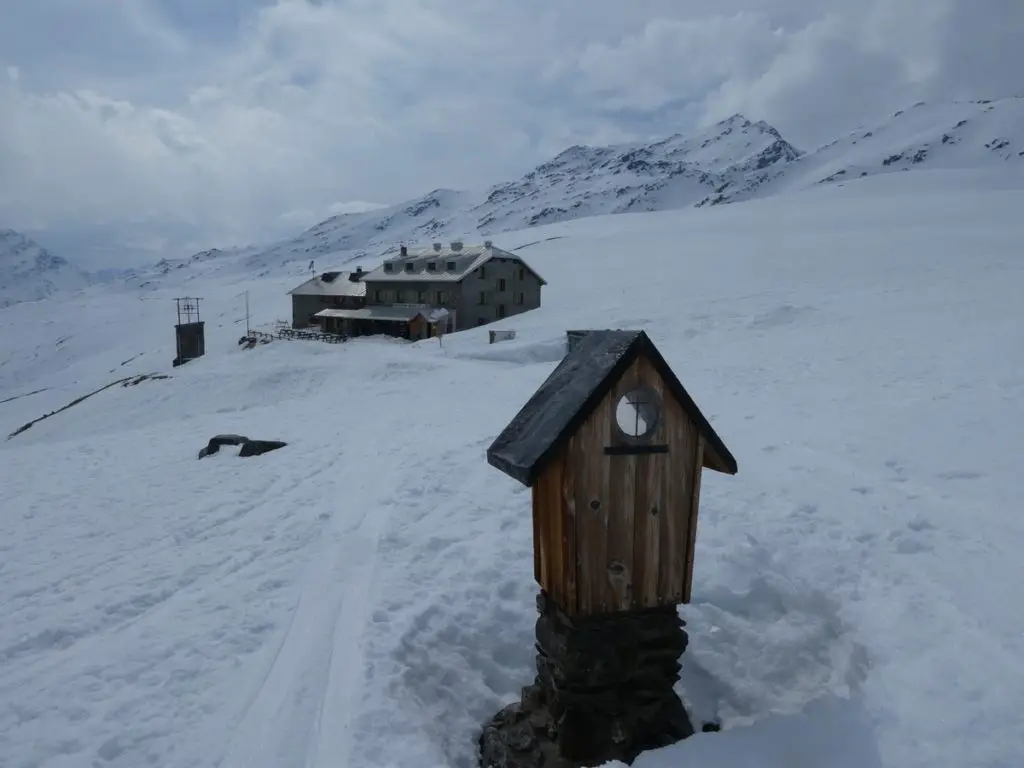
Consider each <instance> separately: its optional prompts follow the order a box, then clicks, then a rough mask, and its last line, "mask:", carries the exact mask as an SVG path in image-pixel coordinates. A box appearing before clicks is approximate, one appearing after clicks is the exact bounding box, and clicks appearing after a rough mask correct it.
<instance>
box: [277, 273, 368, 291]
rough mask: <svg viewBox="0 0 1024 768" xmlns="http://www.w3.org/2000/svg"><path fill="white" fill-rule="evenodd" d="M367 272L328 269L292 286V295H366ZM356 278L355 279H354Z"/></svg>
mask: <svg viewBox="0 0 1024 768" xmlns="http://www.w3.org/2000/svg"><path fill="white" fill-rule="evenodd" d="M367 274H369V273H367V272H362V271H359V272H349V271H344V270H328V271H326V272H321V273H320V274H319V275H314V276H313V277H311V278H309V279H308V280H306V281H305V282H304V283H302V284H301V285H298V286H296V287H295V288H292V289H291V290H290V291H288V293H290V294H291V295H292V296H365V295H366V284H365V283H363V278H364V277H365V276H366V275H367ZM353 278H354V279H353Z"/></svg>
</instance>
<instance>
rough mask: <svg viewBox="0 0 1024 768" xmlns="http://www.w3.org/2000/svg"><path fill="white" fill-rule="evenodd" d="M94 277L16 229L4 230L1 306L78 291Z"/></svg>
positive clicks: (0, 250)
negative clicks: (57, 293)
mask: <svg viewBox="0 0 1024 768" xmlns="http://www.w3.org/2000/svg"><path fill="white" fill-rule="evenodd" d="M92 282H93V278H92V276H91V275H90V274H89V273H88V272H85V271H83V270H81V269H79V268H78V267H76V266H75V265H74V264H71V263H70V262H69V261H67V260H66V259H63V258H61V257H60V256H57V255H56V254H53V253H51V252H50V251H48V250H46V249H45V248H44V247H43V246H41V245H40V244H39V243H37V242H36V241H35V240H32V239H31V238H29V237H27V236H25V235H23V234H22V233H20V232H16V231H15V230H13V229H0V307H8V306H11V305H12V304H17V303H20V302H22V301H38V300H39V299H45V298H47V297H48V296H51V295H53V294H54V293H56V292H57V291H67V290H78V289H81V288H85V287H86V286H88V285H90V284H91V283H92Z"/></svg>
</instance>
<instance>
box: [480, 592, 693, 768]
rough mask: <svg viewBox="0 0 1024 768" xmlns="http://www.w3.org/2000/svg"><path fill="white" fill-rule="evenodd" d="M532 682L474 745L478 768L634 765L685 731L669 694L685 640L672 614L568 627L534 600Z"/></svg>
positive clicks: (688, 731) (546, 602)
mask: <svg viewBox="0 0 1024 768" xmlns="http://www.w3.org/2000/svg"><path fill="white" fill-rule="evenodd" d="M537 608H538V610H539V612H540V617H539V618H538V619H537V677H536V679H535V680H534V683H533V685H529V686H527V687H526V688H524V689H523V694H522V700H521V701H519V702H517V703H515V704H512V705H511V706H508V707H506V708H505V709H503V710H502V711H500V712H499V713H498V714H497V715H495V716H494V718H493V719H492V720H491V722H490V723H488V724H487V725H486V726H485V727H484V731H483V734H482V735H481V737H480V765H481V766H482V768H538V767H539V766H544V768H581V766H597V765H601V764H602V763H604V762H607V761H609V760H620V761H622V762H624V763H627V764H628V763H632V762H633V761H634V760H635V759H636V757H637V755H639V754H640V753H641V752H644V751H647V750H649V749H656V748H658V747H663V746H667V745H669V744H674V743H675V742H677V741H680V740H681V739H685V738H687V737H688V736H690V735H692V734H693V726H692V725H691V724H690V720H689V718H688V717H687V715H686V711H685V710H684V709H683V704H682V702H681V701H680V700H679V697H678V696H676V694H675V691H674V690H673V686H674V685H675V683H676V681H677V680H678V679H679V669H680V665H679V657H680V655H682V653H683V651H685V650H686V644H687V640H688V638H687V636H686V632H685V631H684V630H683V621H682V620H681V619H680V618H679V614H678V613H677V612H676V608H675V606H669V607H665V608H656V609H646V610H643V611H634V612H629V613H620V614H615V615H612V616H605V617H598V618H588V619H581V620H577V621H573V620H571V619H570V618H569V617H568V616H566V615H565V614H564V613H563V612H562V611H561V609H559V608H558V606H557V605H555V603H554V602H553V601H551V600H550V599H549V598H548V596H547V595H546V594H545V593H544V592H541V593H540V595H539V596H538V598H537Z"/></svg>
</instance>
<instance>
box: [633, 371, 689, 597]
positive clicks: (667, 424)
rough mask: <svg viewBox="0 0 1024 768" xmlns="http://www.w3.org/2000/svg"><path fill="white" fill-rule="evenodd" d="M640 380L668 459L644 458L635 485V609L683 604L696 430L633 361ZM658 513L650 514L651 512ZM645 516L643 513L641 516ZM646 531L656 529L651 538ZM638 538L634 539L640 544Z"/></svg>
mask: <svg viewBox="0 0 1024 768" xmlns="http://www.w3.org/2000/svg"><path fill="white" fill-rule="evenodd" d="M637 368H638V373H639V377H640V379H641V380H642V381H643V382H644V383H645V384H647V385H648V386H649V387H651V389H653V390H654V391H655V392H656V393H657V394H658V397H659V399H660V400H661V403H662V418H661V423H660V424H659V428H658V430H657V433H656V434H655V436H654V442H657V443H661V444H665V445H668V453H667V454H649V455H647V456H644V457H643V459H644V460H645V461H646V462H647V463H648V464H649V465H653V466H652V467H651V469H649V470H648V471H647V474H646V476H643V475H641V476H639V477H638V480H637V483H638V486H639V485H640V484H641V482H644V483H646V487H647V490H646V491H645V492H644V494H638V496H637V498H638V501H639V500H640V498H641V496H643V498H644V502H645V506H644V508H643V509H637V510H636V517H635V520H636V525H637V528H638V530H639V528H640V526H646V527H647V528H648V529H649V531H648V533H647V536H646V546H645V548H644V549H643V550H641V549H640V548H639V546H637V548H636V549H635V554H634V558H635V560H636V563H637V570H638V572H639V571H641V570H642V572H643V574H644V579H643V582H642V589H639V588H638V590H637V606H638V607H653V606H656V605H666V604H675V603H678V602H681V601H682V600H683V583H684V576H685V563H686V551H687V541H688V539H689V517H690V506H691V505H690V499H691V486H692V482H693V476H694V447H695V446H696V444H697V437H698V433H697V427H696V425H695V424H694V423H693V422H692V421H691V420H690V418H689V416H687V415H686V412H685V411H684V410H683V408H682V406H680V405H679V403H677V402H676V401H675V400H674V399H673V398H672V396H671V395H666V389H665V384H664V382H663V381H662V379H661V377H660V376H659V375H658V373H657V371H656V370H655V369H654V366H653V365H651V363H650V362H649V361H648V360H647V359H646V358H640V359H639V360H637ZM655 508H657V513H656V514H655V513H654V512H653V510H654V509H655ZM641 512H645V513H646V514H640V513H641ZM650 529H654V530H656V533H653V532H652V531H651V530H650ZM639 541H640V538H639V537H637V542H638V544H639Z"/></svg>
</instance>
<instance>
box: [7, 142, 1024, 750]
mask: <svg viewBox="0 0 1024 768" xmlns="http://www.w3.org/2000/svg"><path fill="white" fill-rule="evenodd" d="M967 141H968V139H967V138H966V136H965V137H964V139H963V143H962V144H961V146H963V144H966V143H967ZM896 143H898V142H896ZM858 146H859V145H858ZM1022 210H1024V178H1021V176H1019V175H1018V176H1016V177H1011V176H1007V175H1006V174H999V173H997V172H995V171H993V170H991V169H989V170H983V171H976V170H963V169H961V170H935V171H933V172H932V173H900V174H887V175H876V176H875V177H873V178H865V179H862V180H860V181H858V182H857V183H850V184H842V185H840V184H832V185H815V186H814V188H813V189H811V190H808V191H803V192H798V193H794V194H789V195H778V196H774V197H771V198H769V199H763V200H754V201H751V202H749V203H745V204H743V205H725V206H715V207H704V208H701V209H689V210H686V211H682V212H673V213H664V212H662V213H651V214H645V213H639V214H636V215H630V216H601V217H592V218H589V219H585V220H579V221H573V222H563V223H559V224H555V225H547V226H543V227H538V228H531V229H529V230H525V231H524V230H520V231H516V232H510V233H508V234H506V235H505V236H504V237H503V238H502V241H503V242H506V243H507V245H508V247H511V248H515V247H517V246H518V247H520V251H521V252H522V253H523V255H524V256H526V257H527V258H528V259H529V260H530V263H531V264H532V265H534V266H535V267H536V268H537V269H538V270H539V271H540V272H541V273H542V274H543V275H544V276H545V278H547V279H548V281H549V284H548V286H547V287H545V292H544V297H543V307H542V308H541V309H539V310H535V311H533V312H530V313H527V314H524V315H520V316H517V317H512V318H507V319H506V320H503V321H501V322H500V323H498V324H496V325H495V326H493V327H495V328H514V329H516V330H517V332H518V335H517V337H516V339H515V340H513V341H507V342H502V343H498V344H494V345H488V344H487V333H486V332H485V329H480V330H474V331H466V332H463V333H459V334H453V335H450V336H448V337H446V338H445V339H444V340H443V345H439V343H438V342H437V341H436V340H431V341H427V342H422V343H417V344H409V343H405V342H398V341H394V340H384V339H375V338H367V339H360V340H357V341H354V342H352V343H349V344H344V345H327V344H318V343H316V342H287V341H275V342H272V343H270V344H268V345H266V346H257V347H256V348H255V349H253V350H248V351H243V350H241V349H240V348H239V347H238V345H237V340H238V337H239V335H240V329H241V328H242V327H244V326H243V325H242V324H243V323H244V314H243V304H242V299H241V298H240V296H241V293H242V292H243V291H246V290H247V291H249V294H250V305H251V308H252V312H253V320H254V322H255V323H257V324H261V323H266V322H270V321H272V320H274V319H275V318H277V317H280V316H287V312H288V303H287V296H286V294H285V291H286V290H287V289H288V288H290V287H292V284H291V281H290V280H286V279H283V278H281V277H277V276H273V275H271V276H268V277H266V278H260V279H249V278H246V279H241V278H240V277H239V275H237V274H234V275H231V274H227V273H224V274H221V275H219V276H209V275H208V276H207V278H206V279H205V281H204V282H202V283H201V284H198V285H197V288H199V289H200V290H201V294H202V295H203V296H204V297H205V302H204V305H203V306H204V317H205V319H206V321H207V326H206V327H207V333H208V336H207V355H206V357H204V358H202V359H200V360H196V361H193V362H190V363H188V364H187V365H185V366H183V367H180V368H172V367H171V360H172V358H173V357H174V341H173V339H174V337H173V332H172V327H171V326H172V322H173V304H172V303H171V302H170V298H171V297H172V296H173V295H174V292H173V289H169V288H168V289H164V288H160V287H156V288H154V290H153V291H152V292H149V293H146V294H144V295H142V294H132V293H129V292H118V293H110V292H105V293H101V292H100V290H102V289H100V290H98V291H96V292H92V293H86V294H81V295H79V296H77V297H75V298H74V300H73V301H68V302H66V303H65V302H61V303H59V304H56V303H55V304H56V306H57V308H58V310H59V311H56V312H55V311H54V308H53V307H44V306H42V305H38V304H21V305H18V306H15V307H11V308H9V309H7V310H5V314H4V317H3V322H4V333H3V334H0V432H2V433H3V434H6V433H8V432H10V431H13V430H15V429H16V428H18V427H20V426H21V425H23V424H24V423H26V422H27V421H28V420H29V419H32V418H35V417H38V416H41V415H43V414H46V413H49V412H51V411H55V410H57V409H58V408H60V407H61V406H63V405H66V404H67V403H69V402H70V401H72V400H73V399H74V398H77V397H79V396H81V395H83V394H86V393H88V392H90V391H93V390H96V389H98V388H99V387H100V386H102V385H104V384H108V383H110V382H112V381H114V380H116V379H119V378H121V377H126V376H132V375H137V374H144V373H154V372H155V373H161V374H166V375H168V376H170V378H167V379H154V380H144V381H141V382H140V383H138V384H136V385H134V386H121V385H116V386H114V387H111V388H109V389H107V390H104V391H102V392H99V393H98V394H96V395H94V396H93V397H91V398H89V399H87V400H84V401H82V402H81V403H79V404H78V405H75V406H73V407H71V408H69V409H67V410H65V411H63V412H60V413H57V414H56V415H54V416H52V417H51V418H48V419H46V420H44V421H40V422H38V423H36V424H35V425H34V426H33V427H32V428H30V429H28V430H26V431H24V432H22V433H21V434H19V435H18V436H16V437H14V438H12V439H11V440H7V441H3V440H2V439H0V473H2V482H0V509H2V510H3V514H2V515H0V659H2V661H3V663H0V755H2V756H3V760H0V762H3V761H4V760H6V762H8V763H10V764H11V765H17V766H61V765H64V766H80V765H103V766H110V768H136V767H137V766H140V765H159V766H161V768H179V767H181V768H184V767H185V766H188V768H208V767H209V768H213V766H221V768H241V767H242V766H244V768H264V767H266V768H270V766H273V767H274V768H279V767H280V766H284V765H304V766H309V767H310V768H326V767H327V766H360V768H384V767H385V766H388V767H392V766H399V767H400V768H406V767H407V766H408V767H409V768H423V767H424V766H431V767H433V766H444V767H445V768H449V767H450V768H472V766H474V765H475V759H474V749H475V739H476V737H477V735H478V733H479V728H480V727H481V725H482V724H483V722H484V721H485V720H486V719H487V718H489V717H490V716H491V715H492V714H493V713H494V712H495V711H497V710H498V709H499V708H500V707H501V706H502V705H503V704H505V703H507V702H508V701H510V700H514V699H516V698H517V697H518V696H519V690H520V687H521V686H523V685H525V684H527V683H528V682H530V681H531V679H532V677H533V675H534V674H535V668H534V649H533V632H534V621H535V618H536V611H535V607H534V602H533V601H534V595H535V590H536V588H537V587H536V584H535V582H534V580H533V560H532V548H531V537H532V530H531V523H530V494H529V492H528V491H527V490H526V489H524V488H522V487H520V486H518V485H517V484H516V483H514V482H513V481H511V480H509V479H508V478H506V477H505V476H504V475H502V474H501V473H500V472H498V471H496V470H494V469H493V468H491V467H490V466H489V465H488V464H487V462H486V459H485V449H486V447H487V445H488V444H489V443H490V441H491V440H492V439H493V437H494V436H495V435H496V434H497V433H498V432H499V431H500V430H501V429H502V428H503V427H504V426H505V424H506V423H507V422H508V420H509V419H510V418H511V417H512V416H513V415H514V414H515V413H516V411H517V410H518V409H519V408H520V406H521V405H522V404H523V403H524V402H525V401H526V400H527V399H528V398H529V397H530V395H531V394H532V393H533V392H534V391H535V389H536V388H537V386H538V385H539V384H540V383H541V382H542V381H543V379H544V378H545V377H546V376H547V375H548V373H549V372H550V371H551V370H552V368H553V367H554V366H555V364H556V362H557V360H558V359H559V358H560V356H561V354H562V352H563V350H564V333H565V330H566V329H569V328H586V327H598V328H608V327H622V328H643V329H645V330H647V332H648V333H649V334H650V335H651V337H652V338H653V340H654V341H655V343H656V344H657V345H658V347H659V349H660V350H661V351H662V352H663V353H664V355H665V356H666V358H667V360H668V361H669V363H670V364H671V365H672V366H673V368H674V369H675V370H676V372H677V373H678V375H679V376H680V378H681V380H682V381H683V383H684V385H685V386H686V387H687V389H688V391H689V392H690V393H691V394H692V396H693V397H694V399H695V400H696V402H697V403H698V405H699V406H700V407H701V409H702V410H703V411H704V412H705V413H706V414H707V416H708V418H709V419H710V421H711V422H712V424H713V425H714V426H715V429H716V430H717V431H718V433H719V434H720V435H721V436H722V438H723V440H724V441H725V442H726V444H727V445H728V446H729V448H730V450H731V451H732V452H733V453H734V454H735V456H736V457H737V459H738V462H739V466H740V471H739V474H738V475H736V476H735V477H727V476H722V475H716V474H714V473H708V474H707V475H706V476H705V479H704V481H703V483H702V501H701V518H700V527H699V532H698V536H697V544H696V560H695V586H694V594H693V602H692V603H691V604H689V605H687V606H685V607H683V608H682V609H681V612H682V615H683V616H684V618H685V619H686V621H687V630H688V631H689V633H690V647H689V648H688V649H687V651H686V653H685V654H684V655H683V657H682V659H681V663H682V667H683V672H682V674H683V680H682V682H681V685H680V687H679V692H680V694H681V695H682V696H683V698H684V700H685V701H686V702H687V705H688V707H689V708H690V710H691V712H692V715H693V718H694V720H695V721H697V722H701V721H705V720H711V719H714V720H719V721H721V723H722V725H723V728H724V730H723V732H722V733H717V734H716V733H710V734H698V735H696V736H694V737H693V738H692V739H689V740H687V741H686V742H683V743H682V744H680V745H677V746H675V747H670V748H667V749H664V750H659V751H656V752H651V753H648V754H646V755H644V756H642V757H641V758H640V759H639V760H638V761H637V763H636V764H635V766H636V768H676V767H677V766H680V765H721V766H725V767H726V768H737V767H738V766H750V765H758V766H763V767H764V768H783V767H785V768H791V766H794V765H808V766H816V768H838V766H847V765H848V766H857V768H878V766H885V767H886V768H890V767H892V768H896V767H897V766H898V768H932V767H933V766H966V765H970V766H979V767H981V766H984V767H985V768H1008V767H1009V766H1019V765H1022V764H1024V739H1022V732H1021V726H1020V712H1021V711H1022V710H1024V613H1022V612H1021V611H1019V610H1017V609H1016V607H1015V606H1016V605H1017V604H1018V600H1017V592H1018V591H1019V588H1018V587H1016V586H1014V585H1019V584H1021V583H1024V564H1022V560H1021V557H1020V551H1021V546H1022V544H1024V522H1022V518H1021V515H1020V514H1019V510H1020V490H1021V486H1020V466H1021V462H1022V460H1024V428H1022V424H1024V359H1022V357H1021V355H1020V354H1019V350H1021V349H1024V315H1022V307H1021V302H1020V286H1021V284H1022V281H1024V261H1022V260H1021V258H1020V254H1019V250H1020V243H1021V242H1024V219H1022V217H1021V215H1020V212H1021V211H1022ZM530 243H533V244H532V245H531V244H530ZM681 244H682V245H681ZM709 254H712V255H713V258H709ZM220 432H234V433H241V434H245V435H248V436H250V437H253V438H268V439H281V440H284V441H286V442H288V445H287V446H286V447H284V448H282V449H281V450H279V451H276V452H274V453H270V454H266V455H265V456H261V457H256V458H251V459H241V458H238V457H237V456H234V455H232V454H231V453H230V452H223V453H222V454H220V455H217V456H214V457H209V458H205V459H203V460H201V461H198V460H197V459H196V452H197V451H198V450H199V448H201V447H202V446H203V445H204V444H205V442H206V441H207V439H208V438H209V437H210V436H212V435H214V434H216V433H220ZM5 764H6V763H5Z"/></svg>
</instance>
